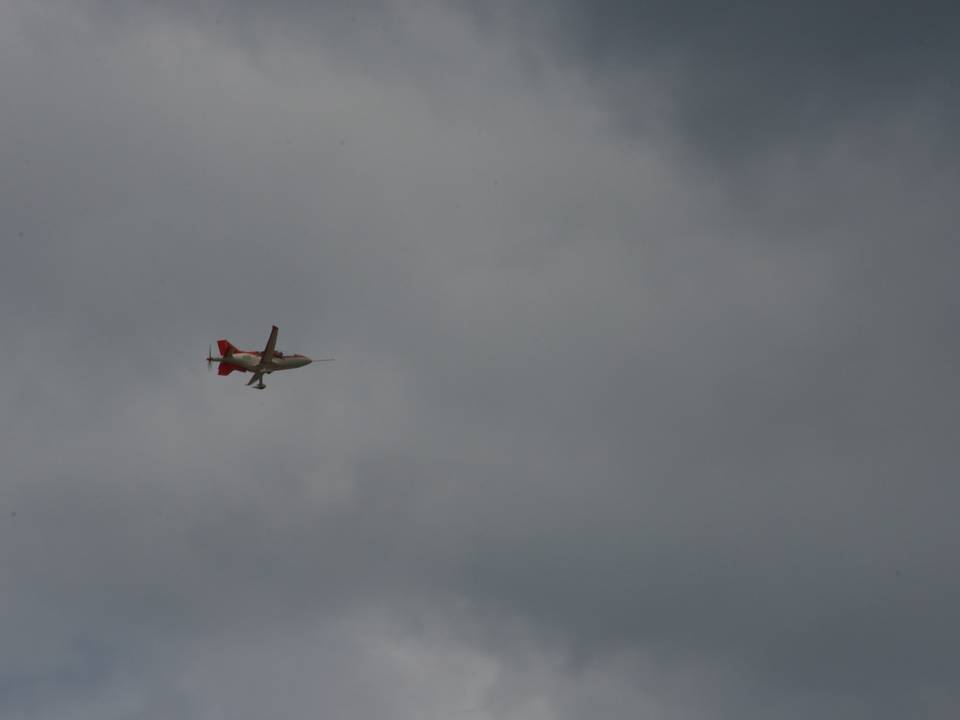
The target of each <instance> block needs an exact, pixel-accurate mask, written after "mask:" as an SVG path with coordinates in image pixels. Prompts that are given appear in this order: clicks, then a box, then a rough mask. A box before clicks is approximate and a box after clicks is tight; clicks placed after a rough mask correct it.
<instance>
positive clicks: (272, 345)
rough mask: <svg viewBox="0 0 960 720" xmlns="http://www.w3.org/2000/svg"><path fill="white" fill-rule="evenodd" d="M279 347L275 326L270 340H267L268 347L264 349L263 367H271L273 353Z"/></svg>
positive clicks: (271, 331) (261, 358)
mask: <svg viewBox="0 0 960 720" xmlns="http://www.w3.org/2000/svg"><path fill="white" fill-rule="evenodd" d="M276 347H277V326H276V325H274V326H273V329H271V330H270V339H269V340H267V346H266V347H265V348H264V349H263V354H262V355H261V356H260V364H261V365H269V364H270V363H272V362H273V351H274V350H275V349H276Z"/></svg>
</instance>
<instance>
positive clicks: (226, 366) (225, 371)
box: [217, 362, 236, 375]
mask: <svg viewBox="0 0 960 720" xmlns="http://www.w3.org/2000/svg"><path fill="white" fill-rule="evenodd" d="M234 370H236V368H235V367H234V366H233V365H231V364H230V363H225V362H222V363H220V366H219V367H218V368H217V375H229V374H230V373H232V372H233V371H234Z"/></svg>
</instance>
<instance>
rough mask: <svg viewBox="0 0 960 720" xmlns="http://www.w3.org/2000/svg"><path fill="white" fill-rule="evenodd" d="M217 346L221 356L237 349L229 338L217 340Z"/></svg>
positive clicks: (228, 354)
mask: <svg viewBox="0 0 960 720" xmlns="http://www.w3.org/2000/svg"><path fill="white" fill-rule="evenodd" d="M217 347H218V348H220V355H221V356H222V357H230V356H231V355H233V354H234V353H235V352H236V351H237V349H236V348H235V347H234V346H233V345H231V344H230V341H229V340H217Z"/></svg>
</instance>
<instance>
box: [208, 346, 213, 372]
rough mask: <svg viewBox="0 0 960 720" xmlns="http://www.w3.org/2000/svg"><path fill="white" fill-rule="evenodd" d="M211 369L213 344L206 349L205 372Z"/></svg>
mask: <svg viewBox="0 0 960 720" xmlns="http://www.w3.org/2000/svg"><path fill="white" fill-rule="evenodd" d="M211 370H213V345H211V346H210V348H209V349H208V350H207V372H209V371H211Z"/></svg>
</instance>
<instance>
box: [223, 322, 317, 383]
mask: <svg viewBox="0 0 960 720" xmlns="http://www.w3.org/2000/svg"><path fill="white" fill-rule="evenodd" d="M217 347H218V348H219V350H220V355H221V357H214V356H213V346H212V345H211V346H210V352H209V353H208V354H207V369H208V370H209V369H210V368H211V367H212V366H213V363H215V362H218V363H220V365H219V367H218V368H217V375H229V374H230V373H232V372H233V371H235V370H236V371H237V372H250V373H253V377H252V378H250V382H248V383H247V387H250V386H251V385H253V384H254V383H257V384H256V385H255V386H254V387H256V389H257V390H263V389H264V388H265V387H266V385H264V384H263V376H264V375H269V374H270V373H272V372H276V371H277V370H293V369H294V368H300V367H303V366H305V365H309V364H310V363H312V362H330V361H331V360H333V358H319V359H317V360H316V361H314V360H311V359H310V358H308V357H307V356H306V355H284V354H283V353H282V352H280V351H279V350H277V349H276V347H277V326H276V325H274V326H273V328H272V329H271V330H270V339H269V340H267V346H266V347H265V348H264V349H263V352H260V351H257V350H238V349H237V348H235V347H234V346H233V345H232V344H231V343H230V341H229V340H217Z"/></svg>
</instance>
